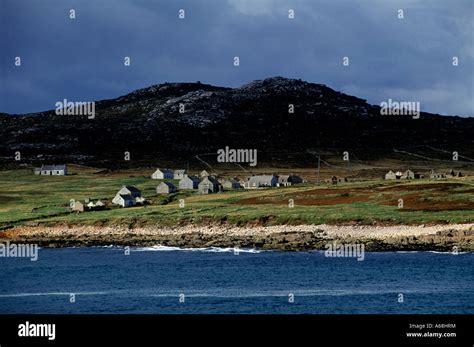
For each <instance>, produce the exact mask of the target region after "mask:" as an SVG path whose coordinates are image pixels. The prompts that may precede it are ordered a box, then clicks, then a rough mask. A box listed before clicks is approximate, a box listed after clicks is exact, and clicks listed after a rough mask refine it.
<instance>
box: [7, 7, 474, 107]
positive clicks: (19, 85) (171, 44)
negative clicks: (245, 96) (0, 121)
mask: <svg viewBox="0 0 474 347" xmlns="http://www.w3.org/2000/svg"><path fill="white" fill-rule="evenodd" d="M70 9H74V10H75V11H76V19H74V20H72V19H69V10H70ZM180 9H184V10H185V19H179V18H178V11H179V10H180ZM289 9H293V10H294V13H295V18H294V19H289V18H288V10H289ZM399 9H403V10H404V17H405V18H404V19H399V18H398V12H397V11H398V10H399ZM473 17H474V1H473V0H407V1H402V0H399V1H396V0H383V1H382V0H359V1H356V0H352V1H349V0H347V1H346V0H338V1H336V0H292V1H286V0H280V1H279V0H120V1H119V0H77V1H72V0H41V1H36V0H2V1H1V2H0V40H1V43H0V45H1V46H0V56H1V60H0V63H1V67H0V68H1V81H0V96H1V98H0V112H7V113H28V112H37V111H44V110H49V109H53V108H54V104H55V103H56V102H57V101H59V100H62V99H64V98H66V99H68V100H71V101H92V100H100V99H107V98H114V97H117V96H120V95H123V94H126V93H129V92H131V91H132V90H135V89H138V88H143V87H147V86H149V85H152V84H157V83H162V82H166V81H168V82H195V81H198V80H199V81H201V82H203V83H210V84H214V85H219V86H231V87H234V86H239V85H242V84H245V83H248V82H249V81H251V80H255V79H262V78H266V77H271V76H284V77H290V78H301V79H303V80H306V81H309V82H314V83H323V84H326V85H328V86H329V87H331V88H334V89H336V90H339V91H342V92H345V93H348V94H351V95H355V96H358V97H361V98H365V99H367V100H368V101H369V102H370V103H373V104H380V102H381V101H384V100H388V99H389V98H391V99H393V100H399V101H419V102H420V103H421V109H422V110H423V111H427V112H433V113H440V114H451V115H462V116H474V101H473V100H474V95H473V94H474V76H473V71H474V19H473ZM17 56H19V57H21V59H22V61H21V63H22V65H21V67H16V66H15V65H14V63H15V60H14V59H15V57H17ZM125 56H129V57H130V58H131V66H129V67H126V66H124V64H123V62H124V60H123V59H124V57H125ZM234 56H238V57H239V58H240V66H239V67H235V66H234V65H233V58H234ZM344 56H347V57H349V59H350V60H349V63H350V65H349V66H348V67H344V66H343V65H342V58H343V57H344ZM454 56H456V57H458V58H459V66H457V67H454V66H453V64H452V59H453V57H454Z"/></svg>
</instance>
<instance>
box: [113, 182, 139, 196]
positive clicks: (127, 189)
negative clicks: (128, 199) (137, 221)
mask: <svg viewBox="0 0 474 347" xmlns="http://www.w3.org/2000/svg"><path fill="white" fill-rule="evenodd" d="M117 194H129V195H131V196H132V197H133V198H134V199H135V198H138V197H141V196H142V192H141V190H140V189H138V188H137V187H135V186H130V185H127V186H122V188H121V189H120V190H119V191H118V193H117Z"/></svg>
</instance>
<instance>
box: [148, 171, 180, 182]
mask: <svg viewBox="0 0 474 347" xmlns="http://www.w3.org/2000/svg"><path fill="white" fill-rule="evenodd" d="M173 177H174V173H173V170H170V169H156V171H155V172H153V174H152V175H151V178H152V179H154V180H164V179H169V180H171V179H173Z"/></svg>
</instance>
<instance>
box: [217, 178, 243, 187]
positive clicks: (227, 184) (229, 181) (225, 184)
mask: <svg viewBox="0 0 474 347" xmlns="http://www.w3.org/2000/svg"><path fill="white" fill-rule="evenodd" d="M222 187H224V188H225V189H239V188H241V186H240V183H239V182H238V181H236V180H235V179H233V178H229V179H225V180H223V181H222Z"/></svg>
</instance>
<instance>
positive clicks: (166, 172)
mask: <svg viewBox="0 0 474 347" xmlns="http://www.w3.org/2000/svg"><path fill="white" fill-rule="evenodd" d="M158 171H160V172H161V173H164V174H173V170H171V169H160V168H158V169H156V171H155V173H156V172H158Z"/></svg>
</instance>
